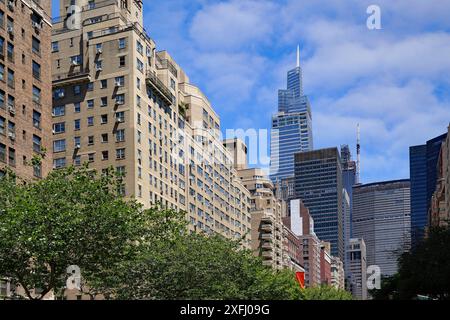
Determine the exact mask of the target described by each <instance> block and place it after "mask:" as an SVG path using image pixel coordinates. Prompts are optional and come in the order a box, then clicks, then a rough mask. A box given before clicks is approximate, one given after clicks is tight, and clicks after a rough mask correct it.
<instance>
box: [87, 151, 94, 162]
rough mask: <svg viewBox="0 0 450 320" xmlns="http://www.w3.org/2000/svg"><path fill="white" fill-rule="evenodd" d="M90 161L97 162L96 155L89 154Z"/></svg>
mask: <svg viewBox="0 0 450 320" xmlns="http://www.w3.org/2000/svg"><path fill="white" fill-rule="evenodd" d="M88 161H89V162H94V161H95V153H89V154H88Z"/></svg>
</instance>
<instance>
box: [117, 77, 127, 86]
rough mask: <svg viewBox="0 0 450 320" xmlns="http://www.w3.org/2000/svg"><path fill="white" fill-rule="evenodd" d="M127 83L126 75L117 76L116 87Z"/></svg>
mask: <svg viewBox="0 0 450 320" xmlns="http://www.w3.org/2000/svg"><path fill="white" fill-rule="evenodd" d="M124 85H125V77H123V76H122V77H116V87H123V86H124Z"/></svg>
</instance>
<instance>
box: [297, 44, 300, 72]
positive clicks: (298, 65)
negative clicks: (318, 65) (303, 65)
mask: <svg viewBox="0 0 450 320" xmlns="http://www.w3.org/2000/svg"><path fill="white" fill-rule="evenodd" d="M299 67H300V45H297V68H299Z"/></svg>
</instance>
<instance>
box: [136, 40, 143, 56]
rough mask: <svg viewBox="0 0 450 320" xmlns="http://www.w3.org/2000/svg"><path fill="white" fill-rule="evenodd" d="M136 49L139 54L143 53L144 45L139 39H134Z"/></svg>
mask: <svg viewBox="0 0 450 320" xmlns="http://www.w3.org/2000/svg"><path fill="white" fill-rule="evenodd" d="M136 49H137V52H139V53H140V54H141V55H142V54H144V46H143V45H142V43H141V42H140V41H139V40H137V41H136Z"/></svg>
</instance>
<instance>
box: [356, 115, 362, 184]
mask: <svg viewBox="0 0 450 320" xmlns="http://www.w3.org/2000/svg"><path fill="white" fill-rule="evenodd" d="M360 183H361V129H360V126H359V123H358V129H357V138H356V184H360Z"/></svg>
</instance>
